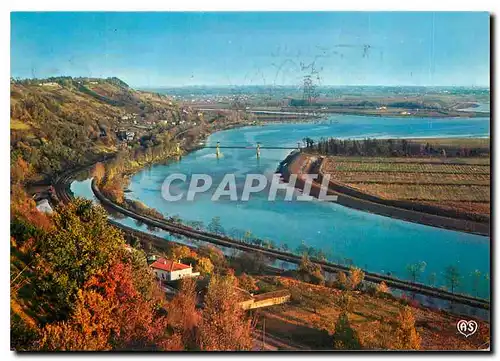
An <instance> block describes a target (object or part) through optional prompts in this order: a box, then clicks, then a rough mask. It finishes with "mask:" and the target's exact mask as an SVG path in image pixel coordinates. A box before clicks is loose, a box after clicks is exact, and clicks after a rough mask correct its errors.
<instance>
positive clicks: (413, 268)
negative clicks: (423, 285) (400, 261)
mask: <svg viewBox="0 0 500 361" xmlns="http://www.w3.org/2000/svg"><path fill="white" fill-rule="evenodd" d="M426 266H427V264H426V263H425V262H424V261H421V262H417V263H413V264H409V265H407V266H406V271H407V272H408V274H409V276H410V278H411V280H412V281H413V282H417V281H418V279H419V278H420V275H421V274H422V273H423V272H424V271H425V267H426Z"/></svg>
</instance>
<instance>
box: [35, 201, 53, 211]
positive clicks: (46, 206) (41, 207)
mask: <svg viewBox="0 0 500 361" xmlns="http://www.w3.org/2000/svg"><path fill="white" fill-rule="evenodd" d="M36 209H38V211H39V212H42V213H52V207H51V206H50V203H49V201H48V200H47V199H42V200H40V201H38V202H36Z"/></svg>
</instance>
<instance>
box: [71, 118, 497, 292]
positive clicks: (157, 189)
mask: <svg viewBox="0 0 500 361" xmlns="http://www.w3.org/2000/svg"><path fill="white" fill-rule="evenodd" d="M489 122H490V120H489V118H475V119H458V118H457V119H429V118H412V117H407V118H383V117H368V116H331V117H330V118H328V119H327V120H325V121H322V122H319V123H316V124H307V123H301V124H295V123H292V124H290V123H287V124H270V125H265V126H259V127H245V128H238V129H233V130H227V131H222V132H218V133H215V134H213V135H211V136H210V137H209V139H208V140H207V142H206V143H207V145H215V144H216V142H217V141H219V142H220V144H221V145H222V146H230V145H238V146H241V145H255V144H256V143H257V142H260V143H261V144H262V146H266V145H267V146H291V147H293V146H296V145H297V142H299V141H301V140H302V139H303V138H305V137H310V138H313V139H319V138H322V137H339V138H365V137H377V138H387V137H393V138H397V137H478V136H480V137H489V133H490V128H489ZM222 152H223V155H222V157H220V158H217V157H216V156H215V149H208V148H205V149H201V150H198V151H195V152H193V153H191V154H189V155H187V156H185V157H183V158H182V160H181V161H179V162H172V163H170V164H163V165H155V166H152V167H149V168H147V169H144V170H142V171H141V172H139V173H137V174H136V175H134V176H133V177H132V179H131V184H130V187H129V190H130V193H127V197H129V198H131V199H137V200H140V201H142V202H144V203H145V204H147V205H148V206H150V207H153V208H156V209H157V210H159V211H161V212H162V213H163V214H164V215H167V216H173V215H178V216H179V217H181V218H182V219H183V220H186V221H201V222H203V223H204V225H205V226H207V225H208V224H209V223H210V222H211V220H212V219H213V217H216V216H218V217H220V223H221V225H222V227H223V228H224V230H225V232H226V233H228V234H233V235H241V234H243V233H245V232H246V231H250V232H251V233H252V235H254V236H255V237H258V238H260V239H266V240H272V241H274V242H275V243H276V244H277V245H282V244H286V245H287V247H288V248H289V249H291V250H295V249H296V248H297V247H298V246H300V245H301V244H304V245H306V246H307V247H314V248H316V249H321V250H322V251H323V252H324V253H326V254H327V256H328V259H329V260H331V261H335V262H339V263H344V264H351V263H352V264H354V265H357V266H359V267H362V268H365V269H367V270H370V271H374V272H380V273H391V274H392V275H394V276H397V277H400V278H409V275H408V272H407V266H408V265H409V264H415V263H418V262H425V269H424V272H423V273H422V274H421V276H420V277H419V281H421V282H424V283H429V284H433V285H438V286H446V284H447V281H446V274H445V269H446V267H448V266H451V265H453V266H456V267H457V268H458V269H459V271H460V275H461V281H460V286H459V287H458V290H459V291H460V292H464V293H469V294H473V295H476V294H477V295H479V296H482V297H487V296H488V295H489V280H488V276H487V275H488V273H489V269H490V239H489V238H488V237H482V236H477V235H472V234H467V233H462V232H455V231H449V230H444V229H440V228H434V227H429V226H424V225H420V224H415V223H410V222H405V221H400V220H396V219H391V218H388V217H383V216H379V215H375V214H371V213H367V212H362V211H358V210H354V209H350V208H347V207H343V206H340V205H338V204H335V203H325V202H319V201H311V202H298V201H292V202H288V201H284V200H282V199H281V200H280V198H278V200H277V201H274V202H270V201H268V200H267V193H261V194H257V195H252V196H251V198H250V200H249V201H248V202H241V201H239V202H232V201H229V200H228V197H223V198H221V200H219V201H216V202H214V201H211V196H212V193H211V192H209V193H205V194H198V195H197V196H196V197H195V199H194V201H186V200H185V197H184V198H183V199H182V200H180V201H177V202H167V201H166V200H164V199H163V198H162V196H161V186H162V183H163V181H164V180H165V178H166V177H167V176H168V175H169V174H173V173H182V174H186V175H187V176H188V179H189V176H190V175H191V174H195V173H198V174H209V175H211V176H212V177H213V180H214V184H215V185H217V184H218V181H220V180H221V179H222V177H223V176H224V175H225V174H227V173H233V174H235V175H236V180H237V186H238V192H239V193H238V194H239V195H240V194H241V193H240V192H241V188H242V185H243V182H244V177H245V175H246V174H256V173H260V174H265V175H266V176H267V177H268V178H270V177H271V176H272V174H273V173H274V172H275V170H276V168H277V166H278V164H279V162H280V161H281V160H283V159H284V158H285V157H286V156H287V154H288V153H290V150H268V149H263V150H262V151H261V157H260V158H259V159H257V157H256V155H255V150H251V149H250V150H248V149H222ZM174 185H175V186H176V188H177V190H185V189H186V188H187V185H183V184H180V183H179V182H177V183H174ZM214 187H215V186H214ZM72 191H73V193H75V195H77V196H84V197H90V192H89V187H88V181H87V182H83V183H82V182H74V183H73V185H72ZM121 221H122V222H124V223H125V224H127V225H129V226H134V222H132V221H131V220H129V219H125V220H121ZM475 270H479V271H480V272H481V274H482V276H481V277H480V278H474V277H472V276H471V274H472V272H474V271H475Z"/></svg>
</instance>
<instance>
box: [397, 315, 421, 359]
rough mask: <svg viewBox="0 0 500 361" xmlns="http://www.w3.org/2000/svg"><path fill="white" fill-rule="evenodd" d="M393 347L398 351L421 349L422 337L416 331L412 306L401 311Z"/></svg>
mask: <svg viewBox="0 0 500 361" xmlns="http://www.w3.org/2000/svg"><path fill="white" fill-rule="evenodd" d="M393 347H394V348H395V349H398V350H419V349H420V336H419V334H418V332H417V330H416V329H415V316H414V315H413V311H412V309H411V307H410V306H405V307H404V308H402V309H401V310H400V311H399V315H398V319H397V328H396V332H395V342H394V345H393Z"/></svg>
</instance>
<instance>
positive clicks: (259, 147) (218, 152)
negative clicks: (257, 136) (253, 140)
mask: <svg viewBox="0 0 500 361" xmlns="http://www.w3.org/2000/svg"><path fill="white" fill-rule="evenodd" d="M204 148H209V149H215V155H216V156H217V157H220V156H221V155H222V153H221V149H252V150H255V153H256V156H257V158H258V157H260V151H261V150H262V149H290V150H300V149H301V146H300V142H299V143H297V146H296V147H290V146H288V147H287V146H281V147H280V146H272V145H264V146H263V145H261V144H260V143H257V144H256V145H255V146H253V145H220V142H217V144H216V145H206V146H205V147H204Z"/></svg>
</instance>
